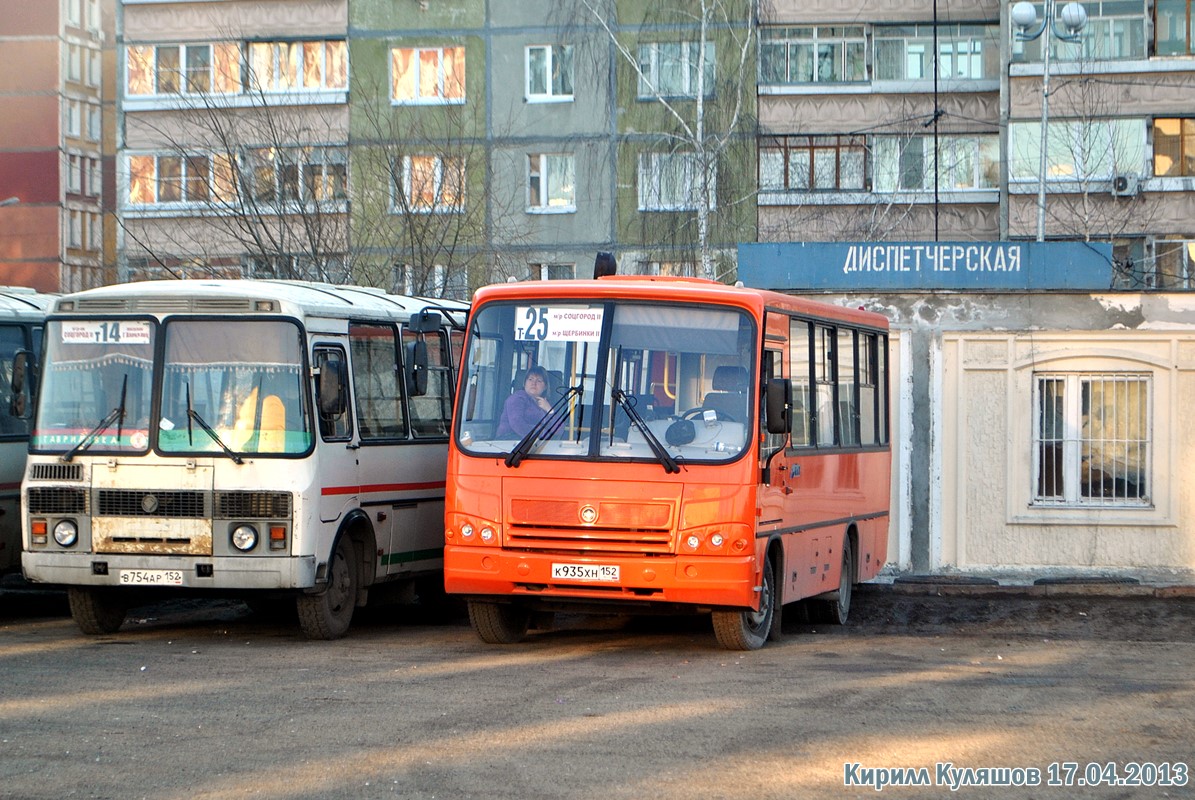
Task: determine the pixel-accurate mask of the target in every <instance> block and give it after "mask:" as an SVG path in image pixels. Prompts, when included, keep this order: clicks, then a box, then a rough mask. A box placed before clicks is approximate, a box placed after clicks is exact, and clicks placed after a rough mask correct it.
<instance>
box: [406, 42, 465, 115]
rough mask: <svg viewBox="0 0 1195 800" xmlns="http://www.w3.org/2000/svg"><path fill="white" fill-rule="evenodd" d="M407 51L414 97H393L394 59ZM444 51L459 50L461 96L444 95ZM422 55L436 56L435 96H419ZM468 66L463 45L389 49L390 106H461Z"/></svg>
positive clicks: (463, 98)
mask: <svg viewBox="0 0 1195 800" xmlns="http://www.w3.org/2000/svg"><path fill="white" fill-rule="evenodd" d="M403 50H409V51H410V52H411V68H412V69H413V70H414V72H415V74H414V76H413V77H412V82H413V84H414V87H415V92H416V93H415V95H414V96H413V97H402V98H400V97H395V96H394V89H395V87H396V86H397V84H396V76H395V74H394V72H395V66H396V57H397V53H398V52H399V51H403ZM446 50H459V51H460V54H461V96H460V97H447V96H445V94H444V90H445V86H447V83H448V82H447V80H446V73H445V71H444V52H445V51H446ZM423 53H435V54H436V94H435V95H428V96H425V95H421V94H419V88H420V86H421V85H422V80H421V78H422V75H421V74H420V73H421V71H422V70H423V59H422V57H421V56H422V54H423ZM467 66H468V49H467V48H466V47H464V46H463V45H450V46H448V47H397V46H396V47H391V48H390V65H389V68H390V104H391V105H395V106H449V105H463V104H464V102H465V99H466V98H467V97H468V95H469V90H468V85H467V83H466V77H467V75H468V72H467Z"/></svg>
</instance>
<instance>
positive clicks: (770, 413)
mask: <svg viewBox="0 0 1195 800" xmlns="http://www.w3.org/2000/svg"><path fill="white" fill-rule="evenodd" d="M765 391H766V394H765V396H764V420H765V424H766V425H767V429H768V433H788V432H789V431H791V430H792V413H791V411H792V407H793V385H792V381H789V380H786V379H785V378H772V379H770V380H769V381H768V383H767V387H766V390H765Z"/></svg>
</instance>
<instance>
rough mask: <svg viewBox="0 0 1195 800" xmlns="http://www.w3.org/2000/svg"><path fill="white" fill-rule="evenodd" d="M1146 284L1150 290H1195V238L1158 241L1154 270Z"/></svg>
mask: <svg viewBox="0 0 1195 800" xmlns="http://www.w3.org/2000/svg"><path fill="white" fill-rule="evenodd" d="M1144 283H1145V286H1146V288H1150V289H1195V237H1192V236H1185V237H1184V236H1174V237H1172V238H1165V239H1158V240H1156V241H1155V242H1154V260H1153V269H1152V270H1149V271H1148V272H1147V273H1146V275H1145V280H1144Z"/></svg>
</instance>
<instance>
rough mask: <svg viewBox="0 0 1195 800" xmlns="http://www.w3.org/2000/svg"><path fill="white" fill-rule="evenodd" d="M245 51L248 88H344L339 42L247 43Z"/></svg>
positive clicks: (345, 63) (343, 46) (342, 46)
mask: <svg viewBox="0 0 1195 800" xmlns="http://www.w3.org/2000/svg"><path fill="white" fill-rule="evenodd" d="M248 50H249V58H248V62H249V70H250V74H251V78H250V82H249V83H250V88H251V89H255V90H260V91H263V92H295V91H307V92H310V91H320V90H322V89H344V88H347V86H348V54H347V47H346V44H345V42H344V41H343V40H335V39H333V40H316V41H302V42H250V43H249V46H248Z"/></svg>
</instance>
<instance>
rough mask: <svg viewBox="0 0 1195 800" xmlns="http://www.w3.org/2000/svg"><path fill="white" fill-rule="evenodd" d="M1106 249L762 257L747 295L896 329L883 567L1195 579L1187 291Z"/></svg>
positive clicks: (1194, 337)
mask: <svg viewBox="0 0 1195 800" xmlns="http://www.w3.org/2000/svg"><path fill="white" fill-rule="evenodd" d="M1112 264H1113V260H1112V252H1111V247H1110V246H1109V245H1107V244H1090V243H1084V242H1044V243H1040V242H884V243H843V242H836V243H821V242H819V243H764V244H744V245H741V246H740V249H739V279H740V280H741V281H743V283H745V284H746V285H748V286H752V287H756V288H766V289H775V290H778V291H783V292H787V293H790V294H797V295H802V296H807V297H815V298H818V299H822V300H825V301H827V302H831V303H836V304H840V305H848V306H862V307H865V308H867V309H869V310H873V311H879V312H881V313H884V314H886V315H887V316H888V317H889V319H890V320H891V321H892V336H891V340H890V341H891V350H892V352H891V353H890V358H891V361H890V363H891V364H893V366H894V369H893V371H892V385H891V386H890V387H889V393H890V396H891V409H892V411H891V414H892V418H891V420H890V424H891V426H892V449H893V487H892V491H893V495H892V524H891V528H890V534H889V535H890V539H889V546H888V552H889V557H890V560H891V562H892V563H891V565H890V569H893V570H895V571H896V572H898V573H908V572H915V573H937V574H949V573H954V572H957V573H964V574H968V575H984V574H987V575H991V576H992V577H1000V576H1002V575H1017V576H1024V575H1028V576H1031V577H1033V576H1037V577H1065V576H1069V575H1082V576H1116V577H1133V576H1143V577H1148V578H1149V579H1151V580H1163V581H1164V580H1166V579H1167V578H1168V577H1169V578H1172V579H1173V580H1174V581H1176V582H1180V581H1188V580H1190V578H1191V577H1192V575H1193V574H1195V469H1192V467H1191V465H1192V463H1193V461H1195V415H1192V414H1191V413H1189V410H1190V402H1191V401H1190V398H1192V397H1195V295H1193V294H1190V293H1185V292H1157V291H1153V292H1149V293H1138V292H1128V291H1119V290H1113V289H1112V288H1110V287H1112V286H1113V267H1112Z"/></svg>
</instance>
